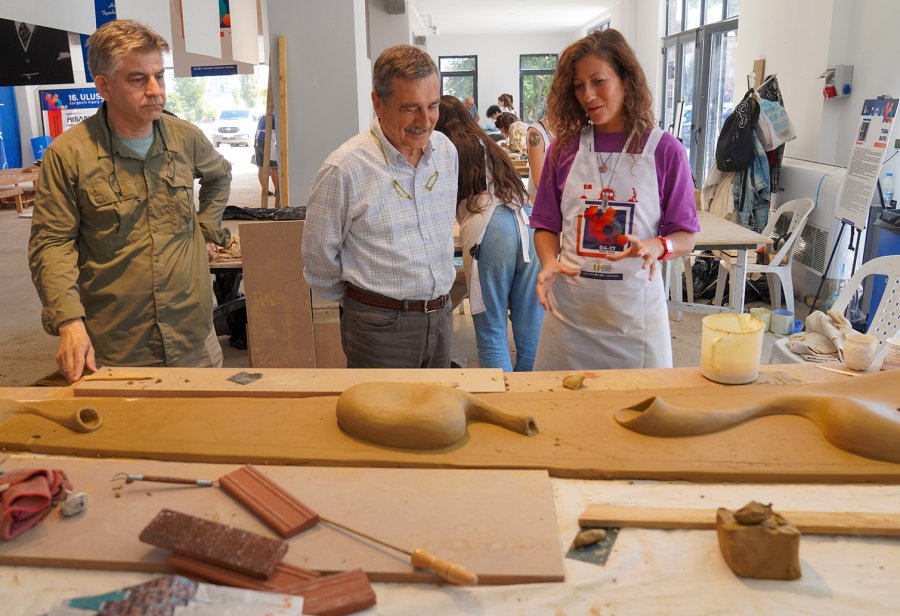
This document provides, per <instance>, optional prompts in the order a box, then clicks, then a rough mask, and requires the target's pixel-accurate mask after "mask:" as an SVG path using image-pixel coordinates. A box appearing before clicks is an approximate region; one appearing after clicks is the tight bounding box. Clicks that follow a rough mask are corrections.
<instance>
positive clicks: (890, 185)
mask: <svg viewBox="0 0 900 616" xmlns="http://www.w3.org/2000/svg"><path fill="white" fill-rule="evenodd" d="M881 194H882V195H884V207H891V200H892V199H893V198H894V174H893V173H892V172H890V171H888V174H887V175H886V176H885V178H884V181H883V182H882V183H881Z"/></svg>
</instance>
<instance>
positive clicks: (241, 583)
mask: <svg viewBox="0 0 900 616" xmlns="http://www.w3.org/2000/svg"><path fill="white" fill-rule="evenodd" d="M169 564H170V565H171V566H172V567H173V568H174V569H175V570H176V571H177V572H179V573H182V574H185V575H189V576H191V577H195V578H200V579H202V580H205V581H208V582H213V583H215V584H224V585H226V586H234V587H236V588H248V589H250V590H260V591H264V592H277V593H281V594H285V595H297V596H300V597H303V613H304V614H318V615H321V616H340V615H341V614H351V613H353V612H357V611H359V610H364V609H366V608H367V607H371V606H373V605H375V601H376V596H375V590H374V589H373V588H372V584H371V583H370V582H369V578H368V576H366V574H365V572H363V570H362V569H353V570H352V571H344V572H342V573H335V574H333V575H327V576H320V575H319V574H318V573H317V572H315V571H310V570H308V569H303V568H302V567H294V566H292V565H288V564H285V563H279V564H278V565H277V566H276V567H275V572H274V573H273V574H272V576H271V577H270V578H269V579H268V580H258V579H255V578H252V577H250V576H247V575H243V574H241V573H237V572H235V571H231V570H230V569H225V568H224V567H219V566H216V565H212V564H210V563H207V562H203V561H200V560H196V559H194V558H190V557H187V556H181V555H179V554H173V555H172V556H170V557H169Z"/></svg>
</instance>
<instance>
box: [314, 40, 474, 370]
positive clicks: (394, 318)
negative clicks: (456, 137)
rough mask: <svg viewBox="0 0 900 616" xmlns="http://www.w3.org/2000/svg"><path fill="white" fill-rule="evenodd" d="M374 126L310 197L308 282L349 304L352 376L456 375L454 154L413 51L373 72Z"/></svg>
mask: <svg viewBox="0 0 900 616" xmlns="http://www.w3.org/2000/svg"><path fill="white" fill-rule="evenodd" d="M372 83H373V92H372V103H373V105H374V107H375V114H376V116H377V117H376V119H375V120H374V122H373V123H372V126H371V127H370V128H369V129H368V130H366V131H364V132H362V133H360V134H359V135H357V136H355V137H353V138H352V139H350V140H349V141H347V142H346V143H344V144H343V145H342V146H341V147H340V148H338V149H337V150H336V151H335V152H333V153H332V154H331V155H330V156H329V157H328V159H327V160H326V161H325V163H324V164H323V165H322V167H321V169H319V173H318V176H317V177H316V181H315V183H314V185H313V188H312V193H311V194H310V197H309V202H308V204H307V212H306V231H305V233H304V238H303V259H304V263H305V267H304V270H303V273H304V276H305V277H306V281H307V282H308V283H309V286H310V287H312V288H313V289H314V290H315V291H316V292H317V293H318V294H319V295H321V296H322V297H323V298H326V299H332V300H337V301H339V302H340V303H341V307H342V313H341V342H342V345H343V348H344V354H345V355H346V356H347V367H349V368H449V367H450V342H451V338H452V333H453V323H452V316H451V314H452V306H451V303H450V296H449V292H450V287H451V286H452V284H453V281H454V279H455V277H456V271H455V269H454V266H453V224H454V219H455V213H456V190H457V173H458V170H459V169H458V167H459V163H458V160H457V156H456V149H455V148H454V146H453V144H452V143H450V140H449V139H447V138H446V137H445V136H444V135H443V134H441V133H434V132H433V130H434V125H435V123H436V122H437V119H438V106H439V104H440V94H441V93H440V81H439V75H438V69H437V66H436V65H435V63H434V61H433V60H432V59H431V57H430V56H428V54H426V53H425V52H424V51H422V50H420V49H418V48H416V47H412V46H410V45H398V46H396V47H391V48H389V49H386V50H385V51H384V52H383V53H382V54H381V56H379V58H378V60H376V62H375V66H374V71H373V76H372Z"/></svg>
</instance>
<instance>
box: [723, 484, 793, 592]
mask: <svg viewBox="0 0 900 616" xmlns="http://www.w3.org/2000/svg"><path fill="white" fill-rule="evenodd" d="M716 534H717V535H718V537H719V549H720V550H721V551H722V556H723V557H724V558H725V562H726V563H728V566H729V567H731V570H732V571H734V572H735V573H736V574H737V575H739V576H741V577H749V578H758V579H765V580H796V579H798V578H799V577H800V531H799V530H797V527H796V526H794V525H793V524H791V523H790V522H788V521H787V520H785V519H784V517H782V516H781V515H780V514H778V513H776V512H774V511H772V506H771V505H763V504H761V503H758V502H756V501H752V502H750V503H748V504H747V505H745V506H744V507H742V508H741V509H738V510H737V511H731V510H729V509H725V508H723V507H720V508H719V509H718V510H717V511H716Z"/></svg>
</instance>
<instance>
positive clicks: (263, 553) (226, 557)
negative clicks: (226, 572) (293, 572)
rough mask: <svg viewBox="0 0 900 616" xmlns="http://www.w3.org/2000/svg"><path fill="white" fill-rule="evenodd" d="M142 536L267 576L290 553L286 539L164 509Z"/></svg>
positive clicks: (193, 555) (183, 552) (184, 552)
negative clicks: (274, 537) (271, 537)
mask: <svg viewBox="0 0 900 616" xmlns="http://www.w3.org/2000/svg"><path fill="white" fill-rule="evenodd" d="M139 538H140V540H141V541H143V542H144V543H149V544H151V545H155V546H157V547H160V548H163V549H165V550H169V551H171V552H174V553H176V554H181V555H183V556H190V557H191V558H195V559H197V560H202V561H206V562H209V563H212V564H214V565H219V566H222V567H226V568H228V569H232V570H234V571H238V572H240V573H245V574H247V575H249V576H252V577H255V578H260V579H267V578H268V577H269V576H271V575H272V573H273V572H274V571H275V566H276V565H277V564H278V563H279V562H281V559H282V558H284V555H285V554H286V553H287V549H288V545H287V543H285V542H284V541H279V540H277V539H270V538H269V537H263V536H262V535H257V534H256V533H251V532H249V531H246V530H242V529H240V528H235V527H233V526H227V525H225V524H219V523H218V522H211V521H209V520H204V519H203V518H198V517H195V516H192V515H188V514H186V513H179V512H178V511H172V510H171V509H163V510H162V511H160V512H159V513H158V514H156V517H155V518H153V520H151V522H150V523H149V524H148V525H147V526H146V527H145V528H144V530H142V531H141V534H140V537H139Z"/></svg>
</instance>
